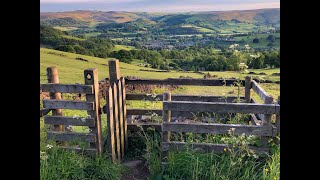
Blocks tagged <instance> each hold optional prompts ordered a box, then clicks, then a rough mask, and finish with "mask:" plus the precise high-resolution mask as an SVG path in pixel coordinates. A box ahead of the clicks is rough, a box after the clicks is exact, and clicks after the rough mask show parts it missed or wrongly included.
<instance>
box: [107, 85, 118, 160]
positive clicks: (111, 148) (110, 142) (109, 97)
mask: <svg viewBox="0 0 320 180" xmlns="http://www.w3.org/2000/svg"><path fill="white" fill-rule="evenodd" d="M106 100H107V122H108V125H107V126H108V139H107V143H108V147H109V151H110V153H111V159H112V162H113V163H115V161H116V153H115V139H114V115H113V108H114V107H113V96H112V88H111V86H109V88H108V92H107V94H106Z"/></svg>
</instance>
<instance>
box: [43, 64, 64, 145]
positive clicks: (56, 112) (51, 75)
mask: <svg viewBox="0 0 320 180" xmlns="http://www.w3.org/2000/svg"><path fill="white" fill-rule="evenodd" d="M47 79H48V83H55V84H59V82H60V81H59V73H58V68H57V67H55V66H51V67H48V68H47ZM49 95H50V99H56V100H60V99H61V98H62V97H61V93H58V92H55V93H54V92H50V93H49ZM52 115H53V116H63V113H62V109H58V108H55V109H52ZM53 128H54V130H55V131H64V129H65V127H64V126H63V125H54V126H53ZM57 144H59V145H65V142H57Z"/></svg>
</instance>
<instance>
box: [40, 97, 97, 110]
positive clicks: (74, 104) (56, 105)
mask: <svg viewBox="0 0 320 180" xmlns="http://www.w3.org/2000/svg"><path fill="white" fill-rule="evenodd" d="M43 106H44V107H45V108H49V109H78V110H94V103H93V102H85V101H67V100H56V99H45V100H43Z"/></svg>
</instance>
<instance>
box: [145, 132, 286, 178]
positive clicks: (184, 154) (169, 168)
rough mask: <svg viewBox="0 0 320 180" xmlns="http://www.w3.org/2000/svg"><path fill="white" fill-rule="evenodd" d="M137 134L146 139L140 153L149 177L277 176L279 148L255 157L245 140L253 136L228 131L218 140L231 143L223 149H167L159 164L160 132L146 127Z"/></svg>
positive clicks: (249, 141) (278, 176) (187, 147)
mask: <svg viewBox="0 0 320 180" xmlns="http://www.w3.org/2000/svg"><path fill="white" fill-rule="evenodd" d="M141 135H143V137H144V140H145V143H146V149H145V151H146V152H145V155H144V157H145V159H146V160H147V163H148V167H149V171H150V179H156V180H158V179H159V180H160V179H166V180H171V179H172V180H173V179H192V180H201V179H204V180H207V179H214V180H216V179H217V180H219V179H221V180H226V179H230V180H231V179H240V180H241V179H243V180H247V179H271V180H275V179H280V148H279V147H278V146H275V149H276V150H275V152H273V153H272V154H271V155H269V157H267V158H265V157H262V156H261V157H259V156H258V155H259V154H257V153H256V152H254V151H252V150H250V149H249V148H248V145H249V144H252V143H255V141H256V137H254V136H244V135H240V136H234V135H233V133H232V131H230V134H229V137H222V140H223V141H225V143H228V144H231V145H233V146H232V147H231V148H226V149H225V152H224V153H219V154H217V153H213V152H212V153H199V152H196V151H195V150H192V149H191V148H189V146H186V147H185V149H184V150H181V151H169V154H168V158H167V164H166V165H165V166H161V135H160V133H158V132H155V131H154V129H151V128H149V129H148V130H147V131H143V130H142V134H141ZM188 136H193V135H192V134H191V135H188ZM194 138H197V136H195V137H191V138H189V140H191V141H194ZM220 138H221V137H220ZM191 141H189V142H191ZM233 147H234V148H233Z"/></svg>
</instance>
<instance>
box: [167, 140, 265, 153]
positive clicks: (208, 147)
mask: <svg viewBox="0 0 320 180" xmlns="http://www.w3.org/2000/svg"><path fill="white" fill-rule="evenodd" d="M187 145H188V143H184V142H175V141H172V142H162V151H168V150H180V151H181V150H184V149H185V148H186V147H187ZM188 147H189V148H192V149H193V150H195V151H197V152H202V153H211V152H215V153H222V152H224V148H230V147H231V145H228V144H211V143H190V144H189V146H188ZM249 148H250V149H252V150H254V151H256V152H259V153H268V152H269V148H265V147H255V146H249Z"/></svg>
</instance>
